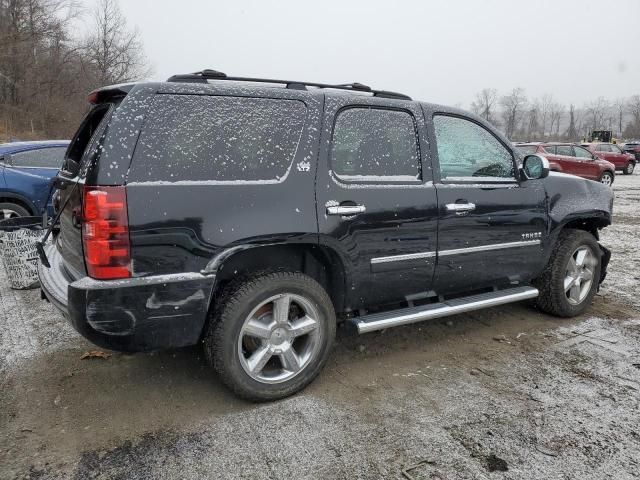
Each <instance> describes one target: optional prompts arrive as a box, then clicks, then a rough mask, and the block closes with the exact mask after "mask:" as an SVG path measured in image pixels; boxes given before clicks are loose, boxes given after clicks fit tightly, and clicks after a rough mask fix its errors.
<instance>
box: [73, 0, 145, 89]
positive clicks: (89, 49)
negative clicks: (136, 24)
mask: <svg viewBox="0 0 640 480" xmlns="http://www.w3.org/2000/svg"><path fill="white" fill-rule="evenodd" d="M93 24H94V25H93V26H94V28H93V31H94V32H95V33H93V34H91V35H90V36H89V37H88V38H87V39H86V41H85V57H86V61H87V62H88V63H89V66H90V69H91V70H92V72H93V73H94V75H95V79H96V82H97V84H99V85H106V84H111V83H122V82H128V81H132V80H139V79H141V78H143V77H145V76H147V75H149V73H150V70H149V67H148V65H147V62H146V59H145V56H144V52H143V49H142V41H141V39H140V34H139V32H138V30H137V29H135V28H134V29H129V28H128V27H127V22H126V19H125V18H124V16H123V15H122V12H121V11H120V6H119V5H118V1H117V0H99V1H98V4H97V6H96V8H95V10H94V12H93Z"/></svg>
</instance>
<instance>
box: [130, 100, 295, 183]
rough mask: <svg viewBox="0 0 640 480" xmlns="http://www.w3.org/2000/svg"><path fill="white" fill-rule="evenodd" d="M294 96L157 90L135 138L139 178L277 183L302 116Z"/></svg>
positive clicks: (292, 150)
mask: <svg viewBox="0 0 640 480" xmlns="http://www.w3.org/2000/svg"><path fill="white" fill-rule="evenodd" d="M306 115H307V107H306V105H305V104H304V103H303V102H300V101H298V100H279V99H269V98H248V97H225V96H204V95H157V96H156V99H155V100H154V105H153V110H152V113H151V114H150V118H149V120H148V122H147V124H146V125H145V128H144V130H143V131H142V135H141V137H140V140H139V142H138V147H137V149H136V154H135V158H134V161H133V162H132V167H131V174H130V177H131V178H135V179H136V180H138V181H159V180H163V181H170V182H177V181H205V182H206V181H214V182H235V183H239V182H265V181H266V182H271V183H275V182H279V181H282V180H283V179H284V178H285V177H286V175H287V172H288V171H289V168H290V167H291V164H292V162H293V158H294V156H295V153H296V150H297V148H298V143H299V142H300V137H301V135H302V129H303V127H304V123H305V121H306Z"/></svg>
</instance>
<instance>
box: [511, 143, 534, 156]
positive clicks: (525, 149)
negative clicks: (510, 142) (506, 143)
mask: <svg viewBox="0 0 640 480" xmlns="http://www.w3.org/2000/svg"><path fill="white" fill-rule="evenodd" d="M516 150H518V151H519V152H520V153H521V154H522V155H530V154H532V153H536V150H538V147H536V146H535V145H516Z"/></svg>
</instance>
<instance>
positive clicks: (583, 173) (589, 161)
mask: <svg viewBox="0 0 640 480" xmlns="http://www.w3.org/2000/svg"><path fill="white" fill-rule="evenodd" d="M516 148H517V149H518V151H519V152H520V153H522V155H523V156H524V155H530V154H532V153H537V154H540V155H544V156H545V157H546V158H547V160H549V169H550V170H554V171H556V172H563V173H570V174H572V175H577V176H578V177H583V178H588V179H589V180H596V181H600V182H602V183H604V184H605V185H611V184H613V179H614V177H615V173H614V172H615V170H616V166H615V165H614V164H613V163H611V162H608V161H606V160H603V159H601V158H599V157H598V156H596V155H595V154H593V153H591V152H590V151H589V150H587V149H586V148H583V147H581V146H579V145H574V144H572V143H555V142H554V143H519V144H517V145H516Z"/></svg>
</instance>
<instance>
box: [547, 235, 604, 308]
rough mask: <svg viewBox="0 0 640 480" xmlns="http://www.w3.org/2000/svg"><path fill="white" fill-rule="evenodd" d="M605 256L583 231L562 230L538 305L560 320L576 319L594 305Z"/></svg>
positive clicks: (594, 240)
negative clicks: (564, 318) (563, 318)
mask: <svg viewBox="0 0 640 480" xmlns="http://www.w3.org/2000/svg"><path fill="white" fill-rule="evenodd" d="M601 257H602V253H601V251H600V247H599V245H598V242H597V241H596V239H595V238H594V236H593V235H591V234H590V233H588V232H585V231H583V230H572V229H567V230H563V231H562V232H561V233H560V236H559V238H558V241H557V243H556V245H555V247H554V249H553V252H552V254H551V259H550V260H549V263H548V265H547V266H546V267H545V270H544V271H543V273H542V275H541V276H540V277H539V278H538V279H537V280H536V281H535V282H534V285H535V286H536V287H537V288H538V290H539V291H540V295H539V296H538V298H537V300H536V305H537V306H538V308H540V309H541V310H542V311H544V312H547V313H550V314H552V315H556V316H558V317H575V316H576V315H580V314H581V313H583V312H584V311H585V310H586V309H587V307H588V306H589V305H590V304H591V302H592V300H593V297H594V296H595V294H596V291H597V288H598V282H599V280H600V268H601Z"/></svg>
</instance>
